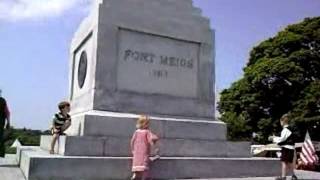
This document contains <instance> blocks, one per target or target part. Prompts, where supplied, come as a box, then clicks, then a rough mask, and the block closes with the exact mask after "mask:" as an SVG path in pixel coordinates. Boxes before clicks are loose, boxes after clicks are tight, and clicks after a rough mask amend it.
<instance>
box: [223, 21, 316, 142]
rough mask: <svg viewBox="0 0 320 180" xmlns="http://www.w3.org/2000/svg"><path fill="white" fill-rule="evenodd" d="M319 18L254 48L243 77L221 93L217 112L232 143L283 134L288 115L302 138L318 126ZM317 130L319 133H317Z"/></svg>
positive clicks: (290, 28)
mask: <svg viewBox="0 0 320 180" xmlns="http://www.w3.org/2000/svg"><path fill="white" fill-rule="evenodd" d="M319 108H320V17H315V18H306V19H305V20H304V21H303V22H301V23H298V24H294V25H290V26H288V27H287V28H285V29H284V30H283V31H281V32H279V33H278V34H277V35H276V36H275V37H272V38H269V39H267V40H266V41H264V42H262V43H260V44H259V45H258V46H256V47H254V48H253V49H252V51H251V52H250V57H249V62H248V64H247V65H246V67H245V68H244V76H243V78H241V79H240V80H238V81H236V82H235V83H233V84H232V85H231V87H230V88H228V89H225V90H223V91H222V93H221V99H220V102H219V104H218V110H219V111H220V113H221V120H222V121H224V122H226V123H227V125H228V136H229V138H230V139H234V140H239V139H249V138H251V134H252V133H253V132H255V133H257V134H258V135H260V136H259V139H258V141H259V142H261V143H265V142H266V141H267V137H268V136H269V135H271V134H272V133H275V132H278V131H279V130H280V128H281V127H280V124H279V118H280V117H281V116H282V115H283V114H285V113H288V112H290V118H291V119H292V123H293V124H295V125H297V126H299V129H300V135H301V137H302V136H304V133H305V131H306V130H307V129H308V128H309V127H311V126H312V127H315V126H316V127H318V126H317V124H319V121H320V112H319ZM314 129H315V128H314Z"/></svg>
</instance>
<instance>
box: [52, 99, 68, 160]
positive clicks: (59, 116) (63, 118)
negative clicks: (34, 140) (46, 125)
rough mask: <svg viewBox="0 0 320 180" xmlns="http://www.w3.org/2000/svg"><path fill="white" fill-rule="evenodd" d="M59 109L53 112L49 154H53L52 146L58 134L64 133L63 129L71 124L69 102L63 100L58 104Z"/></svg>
mask: <svg viewBox="0 0 320 180" xmlns="http://www.w3.org/2000/svg"><path fill="white" fill-rule="evenodd" d="M58 108H59V111H60V112H58V113H56V114H54V116H53V121H52V129H51V131H52V141H51V147H50V154H54V146H55V144H56V141H57V140H58V139H59V137H60V135H65V134H64V131H65V130H67V129H68V128H69V127H70V125H71V117H70V115H69V114H68V113H69V112H70V103H69V102H66V101H63V102H61V103H59V105H58Z"/></svg>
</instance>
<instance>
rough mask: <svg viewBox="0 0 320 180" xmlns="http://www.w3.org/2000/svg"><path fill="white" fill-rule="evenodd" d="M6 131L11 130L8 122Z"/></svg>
mask: <svg viewBox="0 0 320 180" xmlns="http://www.w3.org/2000/svg"><path fill="white" fill-rule="evenodd" d="M6 129H7V130H9V129H10V123H9V122H8V123H7V125H6Z"/></svg>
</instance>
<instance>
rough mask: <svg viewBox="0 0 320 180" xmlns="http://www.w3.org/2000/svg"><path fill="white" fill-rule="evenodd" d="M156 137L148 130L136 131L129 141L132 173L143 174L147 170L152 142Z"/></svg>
mask: <svg viewBox="0 0 320 180" xmlns="http://www.w3.org/2000/svg"><path fill="white" fill-rule="evenodd" d="M157 139H158V137H157V136H156V135H154V134H153V133H152V132H151V131H150V130H148V129H138V130H136V131H135V132H134V134H133V136H132V139H131V151H132V154H133V158H132V172H143V171H146V170H148V169H149V156H150V150H151V146H152V145H153V141H155V140H157Z"/></svg>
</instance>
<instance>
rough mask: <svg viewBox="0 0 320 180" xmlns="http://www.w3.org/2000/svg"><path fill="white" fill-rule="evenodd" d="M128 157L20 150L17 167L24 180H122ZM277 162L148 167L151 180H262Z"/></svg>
mask: <svg viewBox="0 0 320 180" xmlns="http://www.w3.org/2000/svg"><path fill="white" fill-rule="evenodd" d="M130 166H131V158H129V157H83V156H61V155H50V154H48V153H47V152H46V151H42V150H41V149H40V148H38V149H33V150H30V149H29V150H23V149H22V152H21V163H20V167H21V169H22V171H23V173H24V175H25V177H26V178H27V180H52V179H54V180H106V179H113V180H118V179H119V180H124V179H128V178H129V177H130V175H131V172H130ZM279 170H280V163H279V160H278V159H270V158H268V159H267V158H197V157H185V158H181V157H162V158H161V159H160V160H158V161H156V162H154V163H153V164H152V165H151V171H150V172H151V175H152V176H153V177H154V178H155V179H188V178H189V179H191V178H228V177H229V178H232V177H256V176H260V177H264V176H276V175H278V174H279Z"/></svg>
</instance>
